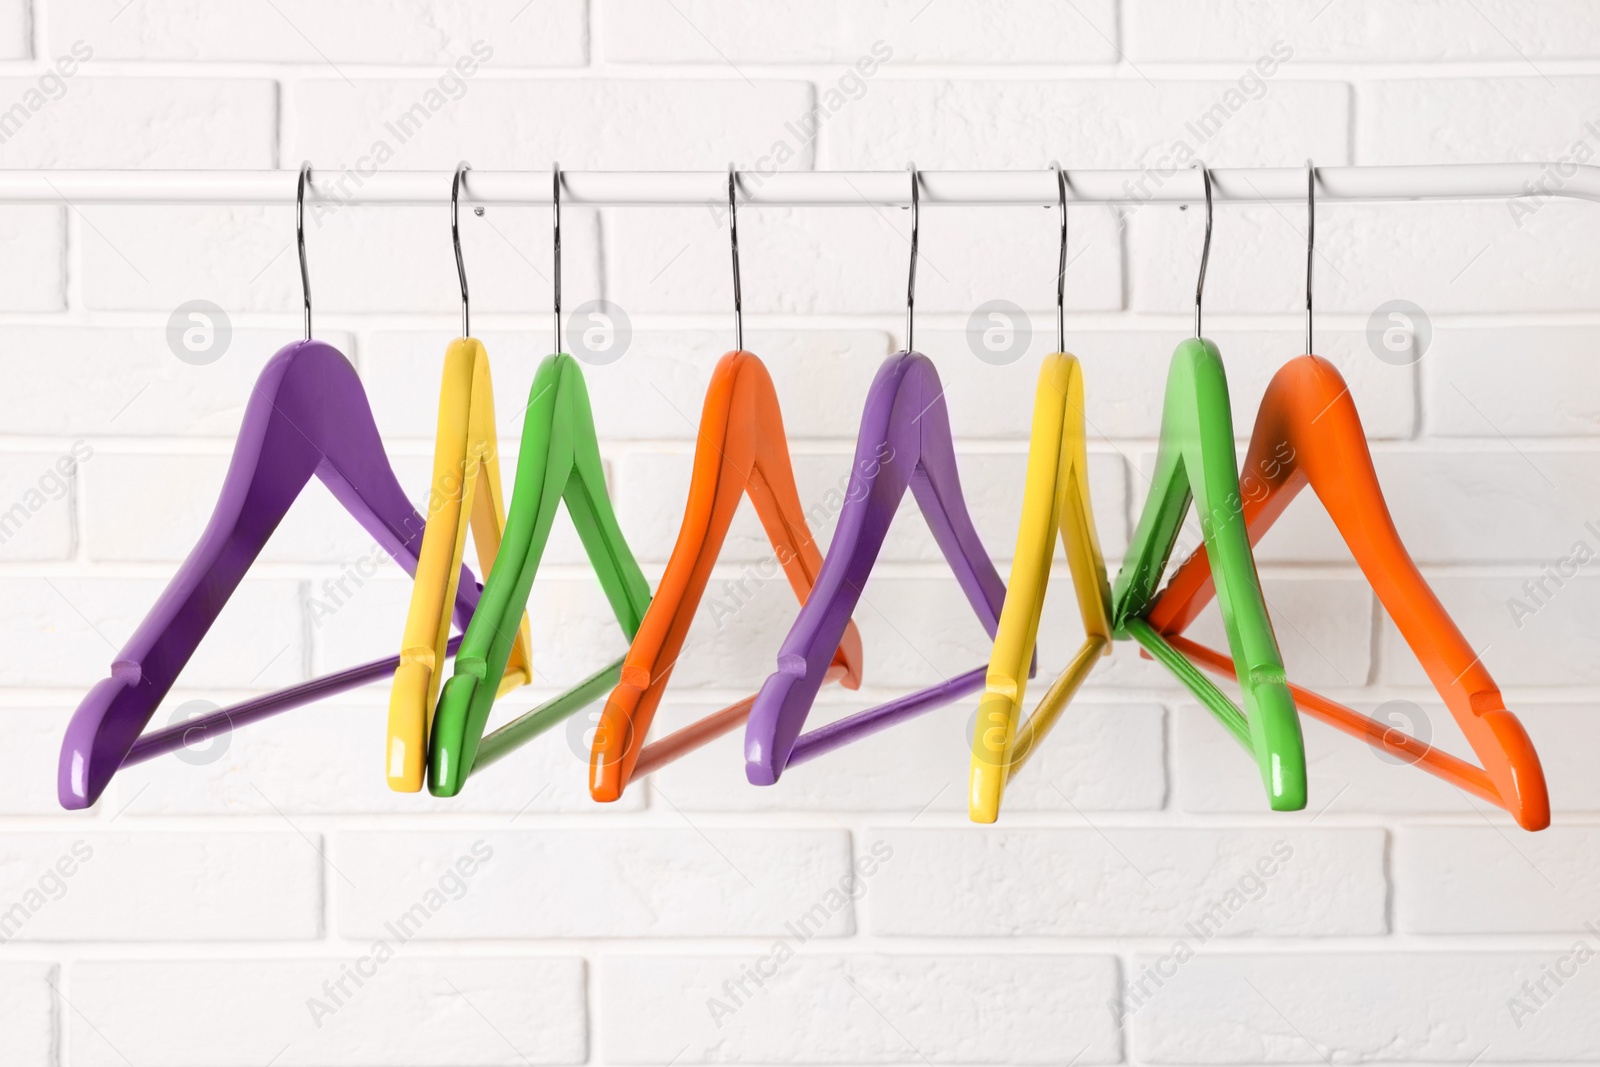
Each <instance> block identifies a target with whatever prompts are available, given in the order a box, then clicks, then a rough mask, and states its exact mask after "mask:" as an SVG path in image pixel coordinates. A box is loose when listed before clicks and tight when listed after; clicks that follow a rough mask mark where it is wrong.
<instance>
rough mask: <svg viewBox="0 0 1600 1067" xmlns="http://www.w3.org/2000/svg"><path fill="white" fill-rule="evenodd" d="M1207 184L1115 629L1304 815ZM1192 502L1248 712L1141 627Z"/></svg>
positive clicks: (1296, 734) (1298, 753) (1296, 730)
mask: <svg viewBox="0 0 1600 1067" xmlns="http://www.w3.org/2000/svg"><path fill="white" fill-rule="evenodd" d="M1200 175H1201V179H1202V181H1203V183H1204V185H1205V195H1206V234H1205V244H1204V246H1203V247H1202V249H1201V253H1200V278H1199V281H1198V282H1197V283H1196V285H1195V293H1194V337H1193V338H1192V339H1190V340H1187V341H1184V342H1183V343H1181V344H1180V345H1178V349H1177V351H1176V352H1174V353H1173V354H1172V363H1171V365H1170V367H1169V369H1168V371H1167V390H1166V398H1165V401H1164V403H1163V406H1162V411H1161V438H1160V442H1159V443H1158V445H1157V447H1156V467H1155V473H1154V476H1153V477H1152V478H1151V480H1150V495H1149V497H1148V498H1147V499H1146V500H1145V506H1144V512H1143V513H1142V514H1141V515H1140V516H1139V523H1138V526H1137V527H1136V528H1135V530H1134V533H1133V539H1132V541H1131V542H1130V543H1129V546H1128V552H1127V555H1126V557H1125V558H1124V560H1123V563H1122V569H1121V570H1120V571H1119V572H1118V573H1117V580H1116V582H1115V583H1114V584H1113V586H1112V598H1111V599H1112V604H1113V605H1114V610H1115V616H1114V622H1115V625H1116V629H1117V633H1118V636H1122V635H1127V636H1131V637H1132V638H1134V640H1136V641H1138V642H1139V644H1140V645H1142V646H1143V647H1144V648H1145V650H1146V651H1148V652H1149V653H1150V655H1151V656H1153V657H1154V658H1155V659H1157V660H1158V661H1160V662H1161V663H1162V664H1163V665H1164V666H1165V667H1166V668H1167V669H1168V670H1170V671H1172V673H1173V674H1174V675H1175V676H1176V677H1177V678H1178V679H1179V680H1180V681H1181V682H1183V684H1184V685H1185V686H1186V687H1188V688H1189V690H1190V691H1191V692H1193V693H1194V694H1195V696H1196V697H1198V698H1199V699H1200V702H1201V703H1202V704H1203V705H1204V706H1205V707H1206V708H1207V710H1209V711H1210V712H1211V713H1212V714H1213V715H1215V716H1216V717H1217V719H1218V720H1219V721H1220V722H1221V723H1222V724H1223V725H1224V726H1225V727H1227V728H1228V730H1229V731H1230V732H1231V733H1232V734H1233V735H1234V737H1235V738H1236V739H1237V740H1238V741H1239V743H1240V744H1242V745H1243V746H1244V747H1245V749H1246V751H1249V752H1250V753H1251V754H1253V755H1254V756H1255V759H1256V764H1257V766H1258V767H1259V768H1260V771H1261V779H1262V783H1263V784H1264V785H1265V787H1266V790H1267V798H1268V801H1269V802H1270V804H1271V806H1272V808H1273V810H1274V811H1298V810H1300V809H1301V808H1304V807H1305V805H1306V764H1305V749H1304V746H1303V744H1302V742H1301V738H1300V719H1299V716H1298V715H1297V714H1296V713H1295V709H1294V698H1293V697H1292V696H1291V695H1290V693H1289V687H1288V684H1287V682H1286V680H1285V677H1284V670H1283V657H1282V655H1281V654H1280V653H1279V651H1278V639H1277V637H1276V635H1275V634H1274V633H1273V630H1272V620H1271V619H1270V618H1268V616H1267V606H1266V601H1265V600H1264V599H1263V598H1262V596H1261V582H1260V579H1259V578H1258V577H1257V576H1256V566H1255V557H1254V556H1253V555H1252V554H1251V552H1250V541H1249V539H1248V538H1247V537H1246V535H1245V529H1244V521H1243V518H1242V516H1241V511H1240V508H1241V504H1240V500H1239V496H1238V489H1239V467H1238V459H1237V455H1236V453H1235V452H1234V447H1233V413H1232V409H1231V407H1230V406H1229V403H1228V379H1227V375H1226V373H1225V372H1224V371H1223V368H1222V356H1221V354H1220V353H1219V352H1218V351H1217V346H1216V345H1215V344H1213V343H1212V342H1211V341H1208V340H1206V339H1205V338H1204V337H1202V336H1201V333H1200V308H1201V298H1202V296H1203V295H1204V292H1205V281H1206V263H1207V261H1208V260H1209V258H1210V254H1211V172H1210V170H1208V169H1207V168H1206V167H1205V166H1204V165H1201V166H1200ZM1191 502H1193V503H1194V505H1195V507H1196V509H1197V510H1198V512H1199V517H1200V530H1201V533H1202V534H1203V536H1204V538H1205V543H1206V547H1207V549H1208V550H1209V551H1210V553H1211V557H1212V558H1213V559H1215V560H1217V561H1218V566H1217V570H1218V573H1219V574H1220V575H1221V576H1222V584H1221V586H1220V588H1219V589H1218V596H1217V606H1218V607H1219V608H1220V609H1221V611H1222V624H1223V628H1224V629H1225V630H1226V631H1227V635H1228V648H1229V651H1230V652H1231V653H1232V657H1233V661H1234V663H1235V664H1236V666H1237V668H1238V679H1239V689H1240V691H1241V693H1242V695H1243V697H1244V703H1245V707H1246V708H1247V709H1248V713H1245V712H1241V711H1240V710H1239V708H1238V707H1237V706H1236V705H1235V704H1234V703H1233V701H1231V700H1229V699H1228V698H1227V697H1226V696H1225V695H1224V694H1223V693H1222V691H1221V690H1219V689H1217V688H1216V686H1215V685H1213V684H1212V683H1211V681H1210V680H1209V679H1207V678H1206V677H1205V676H1204V675H1202V674H1201V673H1200V672H1199V670H1197V669H1196V668H1195V667H1194V665H1193V664H1191V663H1190V662H1189V661H1188V660H1186V659H1184V658H1183V656H1182V655H1180V654H1179V653H1178V652H1177V651H1176V650H1175V649H1174V648H1172V646H1171V645H1170V644H1169V643H1168V642H1167V641H1166V640H1165V639H1164V638H1163V637H1162V636H1161V634H1160V633H1159V632H1158V631H1157V630H1156V629H1154V628H1153V627H1152V626H1151V625H1150V624H1149V623H1148V622H1146V621H1145V619H1144V615H1145V614H1146V613H1147V612H1148V611H1149V608H1150V604H1151V601H1152V600H1153V599H1154V597H1155V593H1156V587H1157V585H1158V584H1159V583H1160V581H1161V577H1162V575H1163V573H1165V571H1166V566H1167V560H1168V557H1170V556H1171V554H1172V549H1173V545H1174V544H1175V543H1176V542H1177V538H1178V532H1179V528H1180V527H1181V525H1182V523H1183V519H1184V516H1185V515H1187V514H1188V511H1189V505H1190V503H1191Z"/></svg>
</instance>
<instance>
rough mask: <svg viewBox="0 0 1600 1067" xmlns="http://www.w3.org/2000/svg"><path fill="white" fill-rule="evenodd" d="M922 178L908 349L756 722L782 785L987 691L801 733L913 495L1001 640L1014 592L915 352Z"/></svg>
mask: <svg viewBox="0 0 1600 1067" xmlns="http://www.w3.org/2000/svg"><path fill="white" fill-rule="evenodd" d="M910 171H911V211H912V215H911V270H910V278H909V281H908V284H907V286H906V350H905V351H902V352H900V353H898V354H897V355H893V356H890V357H889V359H888V360H886V361H885V362H884V364H883V366H882V367H880V368H879V369H878V374H877V377H876V378H875V379H874V380H873V383H872V387H871V389H870V390H868V393H867V403H866V412H865V414H864V416H863V418H862V421H861V431H860V434H859V435H858V436H857V438H856V454H855V467H854V469H853V470H852V471H851V486H850V492H849V493H847V494H846V498H845V502H844V507H843V508H842V510H841V511H840V513H839V524H838V528H837V530H836V532H835V533H834V537H833V541H832V543H831V544H830V545H829V546H828V554H827V556H826V557H825V558H824V559H823V561H822V570H821V571H820V572H819V573H818V575H817V581H816V585H815V586H814V587H813V588H812V590H811V595H810V596H808V597H807V598H806V602H805V604H803V605H802V606H801V608H800V614H799V617H798V618H796V619H795V622H794V626H793V628H792V629H791V630H790V631H789V635H788V637H786V638H785V639H784V642H783V646H782V648H781V649H780V650H779V652H778V669H777V671H776V672H775V673H773V674H772V675H770V676H769V677H768V678H767V680H766V682H765V684H763V685H762V687H761V691H760V693H758V694H757V695H756V699H755V703H754V705H753V706H752V707H751V710H750V721H749V723H748V724H747V725H746V727H745V776H746V777H747V778H748V779H749V780H750V781H751V783H753V784H755V785H771V784H772V783H773V782H776V781H777V780H778V776H779V775H781V774H782V773H783V771H784V769H785V768H787V767H792V766H794V765H795V764H797V763H800V762H803V761H805V760H808V759H813V758H815V757H816V756H819V755H821V754H822V753H824V752H830V751H832V750H833V749H835V748H838V747H840V746H841V745H844V744H846V743H848V742H850V741H853V740H856V739H857V738H860V737H864V736H866V735H867V734H871V733H876V732H877V731H879V730H882V729H885V728H886V727H889V726H891V725H893V724H895V723H897V722H902V721H904V720H906V719H909V718H912V717H913V716H916V715H920V714H922V713H923V712H925V711H928V710H931V709H933V708H936V707H939V706H941V705H944V704H948V703H951V702H952V701H955V700H959V699H960V698H961V697H963V696H965V695H967V694H968V693H971V692H974V691H975V690H977V689H978V688H979V687H980V686H982V685H983V677H984V672H985V668H983V667H978V668H976V669H974V670H970V671H967V672H965V673H964V674H960V675H957V676H956V677H954V678H951V679H949V680H947V681H945V682H944V683H942V684H940V685H937V686H934V687H932V688H930V689H924V690H922V691H921V692H919V693H914V694H912V695H910V696H907V697H902V698H900V699H899V700H894V701H891V702H889V703H887V704H883V705H880V706H878V707H876V708H871V709H868V710H866V711H861V712H857V713H856V714H854V715H850V716H848V717H846V718H844V719H840V720H838V721H837V722H832V723H829V724H828V725H827V726H823V727H820V728H818V729H816V730H813V731H811V732H810V733H808V734H805V735H804V736H801V733H800V731H801V729H802V728H803V727H804V726H805V721H806V717H807V715H808V714H809V713H810V711H811V705H812V703H813V701H815V699H816V695H817V690H818V689H819V688H820V687H821V686H822V683H823V681H824V680H825V679H826V677H827V672H828V668H829V667H830V665H832V664H833V662H834V659H835V655H836V653H835V650H836V649H837V648H838V647H839V643H840V641H841V640H842V639H843V638H844V636H845V634H846V632H847V631H848V627H849V625H850V616H851V615H852V614H853V613H854V611H855V607H856V603H857V602H858V601H859V600H860V598H861V591H862V588H863V587H864V586H865V585H866V581H867V576H868V574H869V573H870V572H871V570H872V565H873V563H874V562H875V561H876V559H877V556H878V551H879V549H881V548H882V546H883V539H884V535H885V534H887V533H888V530H889V524H890V523H891V522H892V521H893V520H894V515H895V511H896V509H897V508H898V507H899V504H900V501H901V499H902V498H903V497H904V496H905V492H906V489H907V488H910V490H911V491H912V493H913V495H914V496H915V497H916V501H917V505H918V507H919V508H920V509H921V511H922V515H923V518H924V519H925V520H926V521H927V523H928V526H929V527H930V528H931V529H932V531H933V536H934V540H935V541H937V542H938V544H939V548H940V550H941V551H942V552H943V553H944V557H945V560H946V561H947V562H948V563H949V565H950V568H951V569H952V570H953V571H955V574H956V579H957V581H959V582H960V583H961V588H962V591H963V592H964V593H966V595H967V601H968V602H969V603H970V604H971V605H972V608H973V610H974V612H976V613H977V616H978V619H979V621H980V622H982V623H983V628H984V630H985V631H987V632H988V634H989V636H990V637H993V636H994V632H995V627H996V625H997V624H998V623H999V620H1000V608H1001V605H1002V604H1003V603H1004V601H1005V593H1006V591H1005V585H1004V583H1002V582H1001V581H1000V574H999V572H998V571H996V570H995V567H994V562H993V561H992V560H990V558H989V554H988V553H987V552H985V551H984V549H983V543H982V542H981V541H980V540H979V539H978V532H977V530H976V529H975V528H974V527H973V524H972V516H971V515H969V514H968V512H967V506H966V502H965V500H964V499H963V498H962V495H961V480H960V477H959V476H958V474H957V472H956V458H955V447H954V445H953V443H952V442H951V439H950V416H949V413H948V412H947V411H946V410H945V402H944V387H943V386H942V385H941V384H940V382H939V374H938V372H937V371H936V370H935V369H934V366H933V363H932V362H931V361H930V360H929V359H928V357H926V356H923V355H920V354H919V353H917V352H915V351H913V350H912V348H911V344H912V332H911V331H912V325H913V323H912V309H913V306H914V302H915V299H916V265H917V229H918V227H917V214H918V203H917V201H918V178H917V171H916V168H915V167H911V168H910Z"/></svg>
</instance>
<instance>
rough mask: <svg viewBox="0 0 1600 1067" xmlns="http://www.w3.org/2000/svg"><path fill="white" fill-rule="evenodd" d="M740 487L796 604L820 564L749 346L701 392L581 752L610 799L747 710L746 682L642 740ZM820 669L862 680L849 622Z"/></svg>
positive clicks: (779, 422)
mask: <svg viewBox="0 0 1600 1067" xmlns="http://www.w3.org/2000/svg"><path fill="white" fill-rule="evenodd" d="M746 494H748V495H749V497H750V502H751V503H752V504H754V505H755V509H756V514H757V515H759V516H760V518H761V525H762V526H763V527H764V528H765V530H766V532H767V539H768V540H769V541H770V542H771V543H772V548H773V552H774V554H775V557H776V559H777V560H778V562H779V563H780V564H782V566H783V569H784V573H785V574H786V575H787V576H788V578H789V587H790V588H791V589H793V590H794V594H795V597H796V598H797V599H799V601H800V602H801V603H802V604H803V603H805V599H806V596H807V595H808V594H809V593H810V592H811V586H812V584H813V583H814V582H815V581H816V577H817V572H818V571H819V570H821V568H822V553H821V551H820V550H819V549H818V548H817V544H816V540H815V539H814V538H813V537H812V536H811V531H810V528H809V527H808V526H807V524H806V518H805V512H804V510H803V509H802V508H801V505H800V495H799V492H798V491H797V490H796V488H795V482H794V470H793V468H792V466H791V464H790V460H789V446H788V442H787V440H786V439H785V437H784V432H783V412H782V411H781V410H780V409H779V407H778V395H777V392H776V391H775V390H774V389H773V386H772V378H771V376H770V375H769V374H768V373H767V368H766V367H765V365H763V364H762V362H761V360H759V359H758V358H756V357H755V356H754V355H752V354H751V353H749V352H745V351H738V352H729V353H728V354H727V355H725V356H723V357H722V359H721V361H719V362H718V364H717V367H716V370H715V372H714V373H713V374H712V378H711V387H710V388H709V389H708V390H707V392H706V402H705V408H704V410H703V411H702V413H701V416H700V430H699V439H698V442H697V444H696V445H695V456H694V476H693V481H692V483H691V485H690V489H689V500H688V504H687V505H686V507H685V509H684V514H683V526H682V527H681V529H680V530H679V532H678V541H677V544H676V545H674V546H673V549H672V557H671V559H670V560H668V562H667V569H666V571H665V573H663V574H662V576H661V582H660V584H659V585H658V586H657V587H656V593H655V597H654V598H653V599H652V600H651V601H650V608H649V610H647V611H646V612H645V616H644V622H643V623H642V624H641V625H640V626H639V632H638V633H637V634H636V635H635V636H634V639H633V645H632V647H630V648H629V649H628V655H627V658H626V660H625V661H624V663H623V667H622V680H621V682H619V683H618V685H617V687H616V688H615V689H613V690H612V691H611V696H610V698H609V699H608V700H607V701H606V706H605V710H604V712H602V713H601V716H600V727H599V729H598V730H596V731H595V737H594V748H593V751H592V752H591V754H590V757H589V792H590V795H591V796H593V797H594V799H596V800H601V801H608V800H616V799H617V798H618V797H620V796H621V795H622V791H623V790H624V789H625V788H627V785H628V783H629V782H630V781H632V780H633V779H634V778H635V777H637V776H641V775H645V774H649V773H650V772H651V771H653V770H656V769H657V768H659V767H661V766H663V765H664V764H666V763H670V762H671V761H672V760H674V759H677V758H678V757H679V756H681V755H683V754H684V753H686V752H689V751H692V750H693V749H696V748H699V747H700V746H701V745H704V744H706V743H707V742H709V741H711V740H713V739H715V738H717V737H720V736H722V735H723V734H725V733H728V732H729V731H731V730H735V729H737V728H738V727H739V725H740V724H742V723H743V722H744V721H745V719H746V718H747V717H748V716H749V714H750V706H751V704H752V703H754V701H755V696H754V695H753V694H752V695H751V696H749V697H746V698H745V699H743V700H740V701H739V702H738V703H736V704H733V705H731V706H729V707H727V708H724V709H723V710H722V711H719V712H717V713H716V714H714V715H710V716H707V717H706V718H704V719H701V720H700V721H698V722H696V723H693V724H691V725H689V726H686V727H684V728H683V729H681V730H678V731H677V732H675V733H673V734H670V735H668V736H667V737H664V738H661V739H660V740H658V741H655V742H652V743H651V744H649V745H646V744H644V738H645V735H646V734H647V733H648V732H649V730H650V723H651V721H652V720H653V719H654V717H655V713H656V708H657V707H658V706H659V705H660V703H661V696H662V694H663V693H664V692H665V691H666V688H667V682H668V680H669V679H670V678H671V677H672V668H673V665H674V664H675V663H676V661H677V659H678V655H679V653H680V652H681V651H682V649H683V642H684V639H685V637H687V636H688V633H689V626H690V624H691V623H692V622H693V621H694V614H695V609H696V608H697V607H698V605H699V603H700V598H701V596H702V595H704V593H705V588H706V583H707V582H708V581H709V580H710V578H711V568H712V566H713V565H714V564H715V563H716V559H717V554H718V552H720V551H721V549H722V544H723V541H724V540H725V539H726V537H727V535H728V527H729V524H730V523H732V521H733V515H734V512H735V511H737V510H738V507H739V501H740V500H741V499H742V498H743V497H744V496H745V495H746ZM826 679H827V680H828V681H837V682H840V683H842V684H843V685H844V687H845V688H847V689H857V688H859V687H860V685H861V636H860V634H859V633H857V632H856V627H855V623H853V622H852V623H850V625H849V626H848V628H847V629H846V631H845V635H844V639H843V640H841V641H840V642H839V647H838V649H837V650H835V652H834V656H833V662H832V664H831V665H830V666H829V668H828V671H827V674H826Z"/></svg>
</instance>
